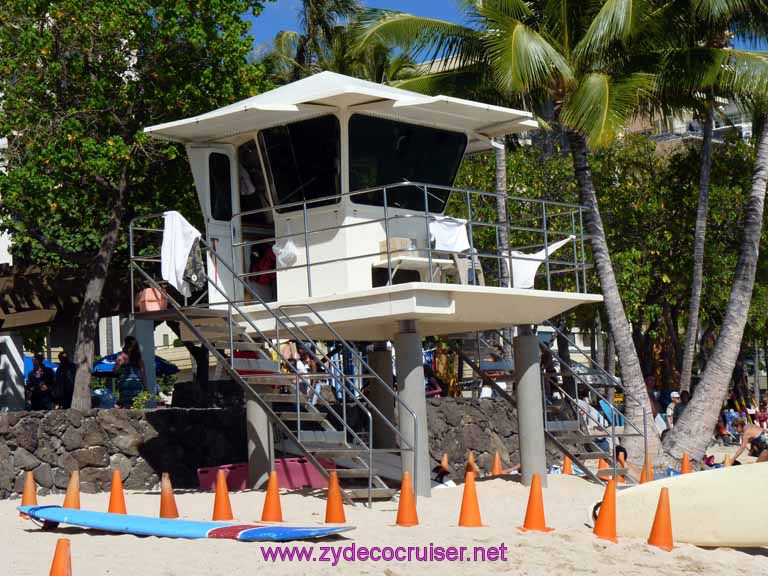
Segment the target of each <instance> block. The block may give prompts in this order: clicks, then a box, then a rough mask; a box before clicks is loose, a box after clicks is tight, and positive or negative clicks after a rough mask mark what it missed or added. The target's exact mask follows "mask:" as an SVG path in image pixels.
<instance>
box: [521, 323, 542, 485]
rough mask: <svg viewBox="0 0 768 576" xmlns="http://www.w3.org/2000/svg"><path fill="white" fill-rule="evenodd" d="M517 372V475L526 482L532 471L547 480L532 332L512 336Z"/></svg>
mask: <svg viewBox="0 0 768 576" xmlns="http://www.w3.org/2000/svg"><path fill="white" fill-rule="evenodd" d="M515 375H516V376H517V422H518V438H519V441H520V475H521V478H522V482H523V485H525V486H529V485H530V484H531V478H533V475H534V474H540V475H541V482H542V484H543V485H544V486H546V484H547V454H546V448H545V440H544V415H543V412H542V410H543V401H542V394H541V370H540V367H539V339H538V338H537V337H536V336H535V335H524V336H518V337H517V338H515Z"/></svg>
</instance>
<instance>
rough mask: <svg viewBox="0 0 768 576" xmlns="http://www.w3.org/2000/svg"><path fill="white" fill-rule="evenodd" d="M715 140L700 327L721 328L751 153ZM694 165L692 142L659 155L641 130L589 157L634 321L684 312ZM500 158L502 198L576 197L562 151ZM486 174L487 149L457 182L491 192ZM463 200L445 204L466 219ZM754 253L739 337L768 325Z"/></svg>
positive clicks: (480, 208)
mask: <svg viewBox="0 0 768 576" xmlns="http://www.w3.org/2000/svg"><path fill="white" fill-rule="evenodd" d="M714 146H715V152H714V155H713V165H712V182H711V189H710V221H709V230H708V234H707V244H706V249H705V254H706V259H705V270H704V277H705V283H704V292H703V296H702V309H701V315H702V325H703V326H708V325H710V324H711V325H712V326H714V327H719V326H720V324H721V322H722V313H723V310H724V309H725V304H726V302H727V300H728V295H729V292H730V287H731V280H732V277H733V270H734V268H735V265H736V260H737V258H738V251H739V243H740V240H741V226H742V218H743V214H744V210H745V202H746V201H747V198H748V196H749V190H750V186H751V174H752V167H753V165H754V157H755V149H754V147H752V146H749V145H748V144H746V143H744V142H741V141H733V142H728V143H727V144H717V143H716V144H715V145H714ZM700 162H701V149H700V145H699V142H698V141H694V142H693V143H690V144H687V145H681V146H679V147H678V148H676V149H674V150H672V151H671V152H668V153H666V154H663V153H661V151H660V150H658V149H657V148H656V144H655V143H654V142H653V141H652V140H649V139H647V138H645V137H640V136H628V137H625V138H624V139H622V140H620V141H618V142H616V143H614V144H613V145H611V146H609V147H607V148H605V149H603V150H600V151H598V152H597V153H595V155H594V156H593V157H592V159H591V165H592V170H593V178H594V181H595V186H596V189H597V190H598V200H599V204H600V211H601V214H602V216H603V222H604V224H605V230H606V237H607V240H608V245H609V248H610V250H611V259H612V262H613V267H614V271H615V273H616V279H617V282H618V284H619V290H620V292H621V295H622V300H623V301H624V305H625V308H626V312H627V316H628V318H629V320H630V321H631V322H632V323H633V324H640V325H642V326H644V327H647V326H649V325H652V324H655V323H658V322H660V321H661V320H662V316H663V314H664V310H665V309H667V310H671V311H672V312H673V315H674V316H675V317H676V318H680V319H681V320H682V319H683V318H684V317H685V314H686V313H687V308H688V299H689V297H690V274H691V267H692V258H693V249H692V246H693V228H694V224H695V216H696V199H697V194H698V178H699V165H700ZM507 164H508V173H509V175H510V181H509V193H510V194H512V195H516V196H521V197H526V198H550V199H554V200H560V201H565V202H575V201H576V199H577V197H578V193H577V188H576V183H575V180H574V178H573V168H572V164H571V159H570V158H569V157H568V156H565V155H563V154H560V153H555V154H552V155H550V156H543V155H542V154H541V153H540V152H539V151H538V150H537V149H536V148H534V147H521V148H517V149H513V150H511V151H510V152H509V153H508V160H507ZM494 170H495V163H494V157H493V155H492V154H484V155H477V156H475V157H472V158H470V159H469V160H468V161H466V162H465V163H464V165H463V166H462V170H461V173H460V175H459V185H460V186H463V187H467V188H475V189H480V190H492V189H493V188H494ZM461 204H462V202H461V199H459V198H458V197H456V196H454V197H452V198H451V203H450V205H449V206H450V208H449V210H450V211H451V212H452V213H455V214H456V215H457V216H465V215H466V208H464V207H462V205H461ZM515 205H516V203H515V202H514V201H513V202H512V203H511V204H510V210H511V213H512V214H513V216H512V218H513V219H514V218H515V217H517V216H519V215H520V212H519V211H518V213H517V214H515V211H514V210H515ZM472 210H473V213H475V214H477V215H478V217H479V218H490V217H492V216H493V214H495V205H494V204H493V202H483V201H477V202H476V203H474V204H473V205H472ZM763 241H764V242H766V243H768V234H766V233H764V234H763ZM489 242H490V239H489ZM513 243H514V238H513ZM489 245H490V244H489ZM761 252H762V255H761V258H760V262H759V266H758V277H757V281H756V284H755V290H754V293H753V297H752V303H751V308H750V320H749V326H748V329H747V338H751V336H753V335H755V334H758V335H759V334H765V332H766V330H768V257H767V256H765V251H764V250H763V251H761ZM563 281H565V280H563ZM589 285H590V286H591V291H597V290H598V287H599V279H598V278H597V275H596V274H595V273H594V271H591V272H590V277H589ZM563 287H568V286H563ZM596 310H597V309H596V308H590V307H580V308H579V309H578V310H576V312H575V313H574V314H575V316H574V319H575V320H576V321H577V323H578V324H581V325H582V327H583V328H590V327H591V323H592V317H593V315H594V313H595V312H596ZM603 325H604V326H605V321H604V324H603ZM679 329H680V330H682V329H684V325H682V324H680V325H679ZM656 336H659V335H658V334H657V335H656Z"/></svg>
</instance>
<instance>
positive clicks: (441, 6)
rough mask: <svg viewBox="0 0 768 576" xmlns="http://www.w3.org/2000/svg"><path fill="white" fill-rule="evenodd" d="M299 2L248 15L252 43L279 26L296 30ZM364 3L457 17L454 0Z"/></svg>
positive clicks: (280, 0)
mask: <svg viewBox="0 0 768 576" xmlns="http://www.w3.org/2000/svg"><path fill="white" fill-rule="evenodd" d="M300 4H301V2H300V1H299V0H277V2H270V3H268V4H267V5H266V7H265V8H264V11H263V12H262V13H261V16H259V17H258V18H250V20H251V23H252V24H251V33H252V34H253V37H254V39H255V40H254V43H255V44H256V45H257V46H258V45H261V44H267V43H270V42H272V40H274V38H275V35H276V34H277V33H278V32H279V31H280V30H296V29H297V20H298V17H297V12H298V9H299V6H300ZM365 5H366V6H368V7H370V8H382V9H385V10H400V11H402V12H410V13H412V14H418V15H419V16H429V17H431V18H441V19H443V20H452V21H454V22H457V21H459V19H460V13H459V10H458V8H457V3H456V2H454V0H368V1H366V2H365Z"/></svg>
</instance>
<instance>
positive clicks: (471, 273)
mask: <svg viewBox="0 0 768 576" xmlns="http://www.w3.org/2000/svg"><path fill="white" fill-rule="evenodd" d="M452 257H453V262H454V264H455V265H456V272H457V273H458V275H459V284H463V285H465V286H466V285H469V284H475V285H478V286H485V275H484V274H483V267H482V266H481V265H480V259H479V258H478V257H477V256H474V255H472V256H470V254H466V255H465V254H452ZM475 277H476V281H475Z"/></svg>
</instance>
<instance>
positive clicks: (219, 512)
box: [211, 470, 234, 521]
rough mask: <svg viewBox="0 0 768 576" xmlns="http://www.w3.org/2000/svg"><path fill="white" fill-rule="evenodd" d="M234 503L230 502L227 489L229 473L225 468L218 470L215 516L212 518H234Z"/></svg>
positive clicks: (214, 506) (214, 504) (216, 519)
mask: <svg viewBox="0 0 768 576" xmlns="http://www.w3.org/2000/svg"><path fill="white" fill-rule="evenodd" d="M233 518H234V516H232V504H230V502H229V492H228V491H227V475H226V473H225V472H224V470H219V471H218V472H216V496H215V497H214V499H213V516H212V517H211V520H213V521H218V520H232V519H233Z"/></svg>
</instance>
